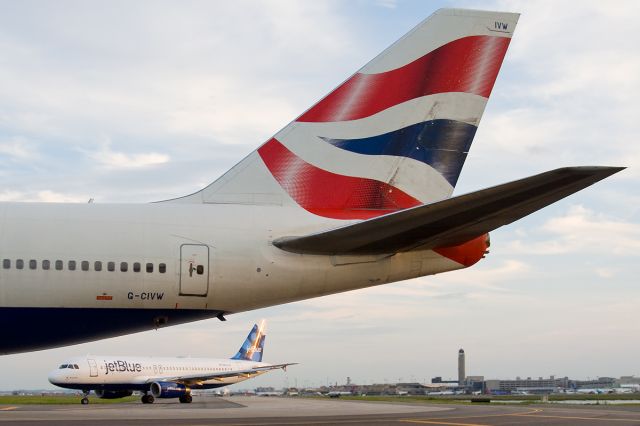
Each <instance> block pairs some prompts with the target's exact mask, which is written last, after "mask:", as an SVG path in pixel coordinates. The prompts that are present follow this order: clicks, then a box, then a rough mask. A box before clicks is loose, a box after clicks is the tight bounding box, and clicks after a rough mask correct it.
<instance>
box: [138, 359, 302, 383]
mask: <svg viewBox="0 0 640 426" xmlns="http://www.w3.org/2000/svg"><path fill="white" fill-rule="evenodd" d="M296 364H297V363H296V362H291V363H287V364H272V365H263V366H259V367H253V368H248V369H246V370H233V371H225V372H211V373H203V374H190V375H183V376H166V377H154V378H150V379H148V380H147V383H150V382H176V383H182V384H185V385H191V384H195V383H200V382H205V381H207V380H220V381H222V380H223V379H225V378H228V377H236V376H245V377H247V378H250V377H251V376H254V375H257V374H261V373H266V372H267V371H271V370H277V369H280V368H281V369H283V370H286V369H287V367H288V366H290V365H296Z"/></svg>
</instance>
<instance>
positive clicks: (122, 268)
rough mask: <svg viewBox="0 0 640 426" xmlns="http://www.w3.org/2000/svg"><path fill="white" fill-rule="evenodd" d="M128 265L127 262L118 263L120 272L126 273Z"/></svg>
mask: <svg viewBox="0 0 640 426" xmlns="http://www.w3.org/2000/svg"><path fill="white" fill-rule="evenodd" d="M128 269H129V265H128V264H127V262H120V272H127V270H128Z"/></svg>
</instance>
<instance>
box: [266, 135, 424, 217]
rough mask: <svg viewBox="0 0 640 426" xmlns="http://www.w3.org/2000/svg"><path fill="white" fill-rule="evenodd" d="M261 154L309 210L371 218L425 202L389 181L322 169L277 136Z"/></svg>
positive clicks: (297, 200) (272, 171)
mask: <svg viewBox="0 0 640 426" xmlns="http://www.w3.org/2000/svg"><path fill="white" fill-rule="evenodd" d="M258 153H259V154H260V157H261V158H262V161H264V163H265V165H266V166H267V168H268V169H269V171H270V172H271V174H272V175H273V177H275V178H276V180H277V181H278V183H279V184H280V186H282V188H283V189H284V190H285V191H287V193H288V194H289V195H290V196H291V198H293V199H294V200H295V201H296V202H297V203H298V204H299V205H300V206H301V207H302V208H304V209H305V210H307V211H309V212H311V213H313V214H316V215H319V216H324V217H330V218H333V219H368V218H371V217H375V216H380V215H383V214H387V213H391V212H393V211H396V210H400V209H405V208H408V207H414V206H417V205H419V204H421V203H420V201H418V200H416V199H415V198H413V197H412V196H410V195H408V194H406V193H405V192H403V191H402V190H400V189H398V188H395V187H393V186H391V185H389V184H387V183H384V182H380V181H377V180H373V179H366V178H359V177H352V176H343V175H338V174H335V173H331V172H328V171H326V170H322V169H319V168H318V167H315V166H313V165H311V164H309V163H307V162H305V161H304V160H302V159H301V158H300V157H298V156H296V155H295V154H294V153H293V152H291V151H289V150H288V149H287V148H286V147H285V146H284V145H283V144H281V143H280V142H279V141H277V140H276V139H271V140H269V142H267V143H265V144H264V145H262V146H261V147H260V148H259V149H258Z"/></svg>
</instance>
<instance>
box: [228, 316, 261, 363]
mask: <svg viewBox="0 0 640 426" xmlns="http://www.w3.org/2000/svg"><path fill="white" fill-rule="evenodd" d="M264 332H265V321H261V322H260V325H258V324H254V325H253V328H252V329H251V331H250V332H249V335H248V336H247V338H246V339H245V341H244V343H243V344H242V346H240V349H239V350H238V352H237V353H236V354H235V355H234V356H232V357H231V359H238V360H243V361H256V362H261V361H262V354H263V351H264V339H265V337H266V336H265V334H264Z"/></svg>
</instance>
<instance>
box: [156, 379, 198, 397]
mask: <svg viewBox="0 0 640 426" xmlns="http://www.w3.org/2000/svg"><path fill="white" fill-rule="evenodd" d="M190 392H191V389H189V388H188V387H186V386H185V385H183V384H181V383H175V382H153V383H151V395H153V396H154V398H179V397H181V396H183V395H187V394H188V393H190Z"/></svg>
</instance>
